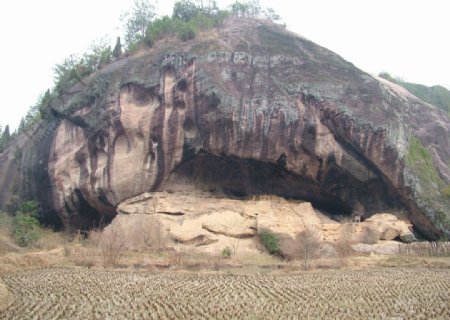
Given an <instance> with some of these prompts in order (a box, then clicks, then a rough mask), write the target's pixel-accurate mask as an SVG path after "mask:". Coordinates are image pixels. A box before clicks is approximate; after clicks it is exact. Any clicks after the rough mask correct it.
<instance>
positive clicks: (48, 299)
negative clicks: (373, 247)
mask: <svg viewBox="0 0 450 320" xmlns="http://www.w3.org/2000/svg"><path fill="white" fill-rule="evenodd" d="M1 278H2V280H3V282H4V283H5V284H6V286H7V287H8V289H9V290H10V291H11V292H12V293H13V294H14V296H15V300H14V302H13V303H12V304H11V305H10V306H9V307H7V308H6V309H4V310H3V311H0V319H102V320H103V319H450V270H449V269H426V268H378V269H373V270H365V271H328V272H309V273H302V274H297V275H264V276H261V275H250V276H236V275H225V274H221V275H220V274H176V273H159V274H151V273H138V272H120V271H104V270H93V269H42V270H34V271H22V272H15V273H6V274H3V275H2V277H1Z"/></svg>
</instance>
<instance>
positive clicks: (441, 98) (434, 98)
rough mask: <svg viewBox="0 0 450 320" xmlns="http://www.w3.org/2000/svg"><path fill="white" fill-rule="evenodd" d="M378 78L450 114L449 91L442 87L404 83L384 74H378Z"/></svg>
mask: <svg viewBox="0 0 450 320" xmlns="http://www.w3.org/2000/svg"><path fill="white" fill-rule="evenodd" d="M380 77H382V78H384V79H386V80H389V81H391V82H394V83H396V84H398V85H400V86H402V87H403V88H405V89H407V90H408V91H409V92H411V93H412V94H413V95H415V96H416V97H417V98H419V99H421V100H423V101H425V102H428V103H430V104H432V105H434V106H436V107H438V108H440V109H442V110H444V111H447V112H448V113H449V114H450V91H449V90H448V89H446V88H444V87H443V86H432V87H427V86H425V85H423V84H417V83H411V82H406V81H403V80H401V79H398V78H393V77H392V76H391V75H389V74H388V73H386V72H383V73H380Z"/></svg>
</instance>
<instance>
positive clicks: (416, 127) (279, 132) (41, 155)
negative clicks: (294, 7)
mask: <svg viewBox="0 0 450 320" xmlns="http://www.w3.org/2000/svg"><path fill="white" fill-rule="evenodd" d="M404 91H405V90H403V91H402V90H401V88H399V87H398V86H396V85H395V84H392V83H390V82H388V81H381V80H378V79H376V78H374V77H372V76H370V75H369V74H367V73H364V72H363V71H361V70H359V69H357V68H356V67H355V66H354V65H352V64H351V63H349V62H347V61H345V60H343V59H342V58H341V57H339V56H338V55H337V54H335V53H333V52H331V51H329V50H327V49H325V48H323V47H320V46H318V45H316V44H314V43H313V42H311V41H309V40H307V39H304V38H302V37H300V36H298V35H295V34H293V33H291V32H289V31H287V30H285V29H284V28H283V27H282V26H279V25H277V24H274V23H271V22H267V21H262V20H257V19H246V18H237V17H229V18H227V19H226V20H225V21H224V24H223V26H221V27H220V28H214V29H211V30H209V31H208V32H205V33H202V34H199V35H198V36H196V37H195V39H190V40H188V41H183V39H176V38H170V39H167V41H160V42H157V43H156V44H155V45H154V46H153V47H152V48H147V49H142V50H139V51H137V52H136V53H134V54H131V55H129V56H127V57H121V58H120V59H117V60H116V61H113V62H112V63H110V64H108V65H106V66H105V67H103V68H101V69H100V70H98V71H95V72H93V73H92V74H90V75H89V76H87V77H85V78H83V79H82V81H75V83H74V84H73V86H71V87H70V88H68V89H65V90H62V91H61V92H59V93H58V96H57V97H56V98H55V99H52V100H51V102H50V103H49V106H48V108H49V112H48V114H47V118H44V119H42V121H41V122H40V123H39V125H38V126H37V127H35V129H34V131H33V132H32V133H31V134H29V135H30V140H29V141H27V142H26V145H25V146H24V148H23V149H24V150H23V153H22V154H21V155H20V157H19V158H17V157H13V156H11V154H10V153H9V152H6V153H3V154H1V155H0V160H1V161H0V174H1V175H6V173H7V172H8V174H10V173H9V171H10V169H9V168H15V167H14V166H12V165H11V162H12V161H18V165H17V166H16V167H17V168H18V170H17V171H15V172H14V175H15V176H14V177H13V176H9V178H8V181H2V185H1V186H0V190H17V191H16V194H14V195H8V196H7V197H4V198H3V201H4V202H3V203H2V204H1V205H2V207H4V206H6V204H7V203H8V201H12V200H14V197H19V198H21V199H29V198H37V199H39V201H40V203H41V205H42V207H43V209H44V212H45V214H46V217H45V218H46V219H48V220H49V221H55V220H59V221H60V223H61V224H63V225H64V226H65V227H66V228H68V229H69V230H70V229H72V230H73V229H78V228H82V229H87V228H89V227H91V226H93V225H96V224H98V223H100V222H109V221H111V220H112V219H113V218H114V217H115V216H116V215H117V214H118V212H117V208H118V207H119V206H120V205H121V203H123V202H124V201H126V200H129V199H131V198H134V197H137V196H140V195H143V194H145V193H146V192H156V191H158V192H159V191H167V192H179V191H182V192H190V191H194V190H195V191H205V190H206V191H209V192H212V193H213V194H214V197H216V196H220V197H228V198H233V199H235V198H247V197H252V196H258V195H267V194H273V195H277V196H280V197H283V198H287V199H298V200H305V201H309V202H311V203H312V204H313V205H314V207H315V208H317V209H320V210H324V211H326V212H328V213H329V214H330V215H350V214H351V213H358V214H360V215H361V216H363V217H365V218H368V217H370V216H372V215H373V214H375V213H378V212H385V211H387V210H404V211H405V212H406V214H407V217H408V218H409V220H410V221H411V222H412V223H413V225H414V228H415V230H416V231H417V232H420V233H422V234H424V235H425V236H426V237H428V238H430V239H437V238H440V237H443V236H445V235H447V236H448V235H449V231H450V225H449V217H448V212H450V207H449V206H450V204H449V201H448V199H447V198H446V195H445V192H444V190H446V188H447V186H448V185H449V184H450V164H449V163H448V159H449V158H450V121H449V118H448V117H447V116H445V115H444V114H443V113H442V112H439V111H438V110H436V108H434V107H432V106H430V105H428V104H425V103H423V102H422V101H421V100H419V99H417V98H415V97H414V96H412V95H410V94H408V93H407V92H404ZM10 150H11V152H13V151H14V150H15V149H14V148H13V147H11V148H10ZM10 175H11V174H10ZM11 181H15V183H16V184H17V185H15V186H14V187H13V188H11V186H10V184H11ZM206 201H207V200H206ZM144 209H145V208H144ZM145 210H149V209H148V208H147V209H145Z"/></svg>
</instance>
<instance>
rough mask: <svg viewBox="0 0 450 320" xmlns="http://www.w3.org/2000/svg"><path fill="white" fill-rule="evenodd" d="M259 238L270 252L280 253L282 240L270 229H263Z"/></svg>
mask: <svg viewBox="0 0 450 320" xmlns="http://www.w3.org/2000/svg"><path fill="white" fill-rule="evenodd" d="M259 238H260V240H261V243H262V244H263V246H264V247H265V248H266V249H267V251H269V253H270V254H274V255H277V254H279V253H280V240H279V239H278V237H277V236H276V235H275V234H273V233H272V232H270V231H263V232H261V234H260V235H259Z"/></svg>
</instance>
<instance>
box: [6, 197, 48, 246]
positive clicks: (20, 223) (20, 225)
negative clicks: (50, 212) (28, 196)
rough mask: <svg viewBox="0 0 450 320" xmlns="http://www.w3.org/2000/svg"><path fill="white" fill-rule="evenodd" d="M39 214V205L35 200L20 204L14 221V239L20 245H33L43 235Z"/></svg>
mask: <svg viewBox="0 0 450 320" xmlns="http://www.w3.org/2000/svg"><path fill="white" fill-rule="evenodd" d="M38 215H39V207H38V204H37V203H36V202H35V201H25V202H22V204H21V205H20V206H19V210H18V211H17V212H16V214H15V216H14V218H13V222H12V234H13V237H14V241H15V242H16V243H17V244H18V245H19V246H21V247H28V246H32V245H33V244H35V243H36V242H37V241H38V240H39V238H40V237H41V227H40V223H39V220H38Z"/></svg>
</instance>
